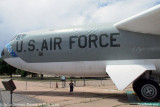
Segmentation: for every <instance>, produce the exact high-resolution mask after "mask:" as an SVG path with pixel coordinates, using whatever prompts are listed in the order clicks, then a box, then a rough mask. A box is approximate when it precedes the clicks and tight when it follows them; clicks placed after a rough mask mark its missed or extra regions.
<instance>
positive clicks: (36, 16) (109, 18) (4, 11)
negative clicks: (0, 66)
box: [0, 0, 160, 52]
mask: <svg viewBox="0 0 160 107" xmlns="http://www.w3.org/2000/svg"><path fill="white" fill-rule="evenodd" d="M158 4H160V1H159V0H0V52H1V51H2V49H3V47H4V46H5V44H7V43H8V42H9V41H10V40H11V39H13V38H14V36H15V35H16V34H18V33H21V32H27V31H33V30H41V29H47V28H48V29H50V28H53V29H54V28H61V27H63V28H65V27H69V26H76V25H86V24H97V23H101V24H102V23H111V24H114V23H116V22H118V21H120V20H123V19H125V18H128V17H130V16H133V15H135V14H137V13H139V12H142V11H144V10H146V9H149V8H151V7H153V6H155V5H158Z"/></svg>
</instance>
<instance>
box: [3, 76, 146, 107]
mask: <svg viewBox="0 0 160 107" xmlns="http://www.w3.org/2000/svg"><path fill="white" fill-rule="evenodd" d="M0 81H1V79H0ZM69 82H70V81H67V82H66V87H65V88H62V82H60V81H59V82H57V84H58V88H56V82H50V81H43V80H42V81H28V82H26V81H17V80H14V83H15V85H16V87H17V89H16V90H15V91H14V93H13V104H15V106H16V107H17V106H27V107H28V106H31V107H33V106H36V107H37V106H43V105H44V106H47V107H48V106H51V107H149V106H142V105H130V103H129V102H128V98H127V94H126V91H133V89H132V85H129V86H128V87H127V88H126V89H125V90H124V91H119V90H117V88H116V87H115V85H114V84H113V82H112V81H111V80H110V79H109V78H108V79H106V80H103V81H101V80H90V81H86V86H84V85H83V84H84V82H83V81H77V82H76V86H75V87H74V92H73V93H70V92H69ZM26 86H27V87H26ZM0 88H1V89H2V90H1V91H0V96H1V97H0V100H1V104H7V103H8V104H9V102H10V93H9V92H8V91H3V90H4V87H3V85H2V83H1V82H0ZM27 104H28V105H27Z"/></svg>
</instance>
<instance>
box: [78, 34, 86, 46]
mask: <svg viewBox="0 0 160 107" xmlns="http://www.w3.org/2000/svg"><path fill="white" fill-rule="evenodd" d="M82 39H84V42H83V41H82ZM78 46H79V47H80V48H85V47H86V46H87V37H86V36H85V35H81V36H79V38H78Z"/></svg>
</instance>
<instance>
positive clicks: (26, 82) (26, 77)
mask: <svg viewBox="0 0 160 107" xmlns="http://www.w3.org/2000/svg"><path fill="white" fill-rule="evenodd" d="M26 90H27V77H26Z"/></svg>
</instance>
